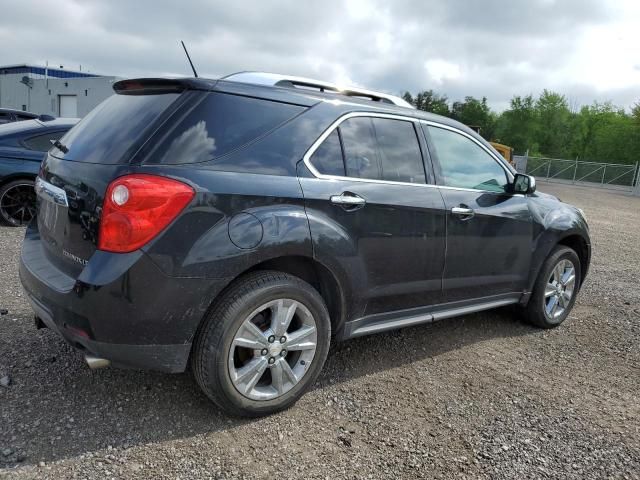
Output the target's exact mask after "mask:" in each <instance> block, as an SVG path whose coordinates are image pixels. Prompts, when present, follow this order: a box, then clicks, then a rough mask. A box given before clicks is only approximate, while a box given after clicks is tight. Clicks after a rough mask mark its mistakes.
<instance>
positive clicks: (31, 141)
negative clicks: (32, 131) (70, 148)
mask: <svg viewBox="0 0 640 480" xmlns="http://www.w3.org/2000/svg"><path fill="white" fill-rule="evenodd" d="M64 134H65V132H50V133H47V134H44V135H38V136H37V137H31V138H27V139H26V140H25V141H24V142H23V143H24V144H25V146H26V147H27V148H29V149H30V150H37V151H39V152H47V151H49V149H50V148H51V140H58V139H60V137H62V135H64Z"/></svg>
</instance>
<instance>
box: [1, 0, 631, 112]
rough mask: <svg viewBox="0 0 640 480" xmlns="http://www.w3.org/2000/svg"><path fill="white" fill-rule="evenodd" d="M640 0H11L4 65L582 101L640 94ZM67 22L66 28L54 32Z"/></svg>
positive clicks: (6, 10)
mask: <svg viewBox="0 0 640 480" xmlns="http://www.w3.org/2000/svg"><path fill="white" fill-rule="evenodd" d="M639 24H640V2H637V1H636V0H620V1H616V2H602V1H601V0H562V1H553V0H512V1H510V2H504V1H502V0H483V1H482V2H478V1H476V0H457V1H452V2H427V1H424V0H395V1H393V2H388V1H385V0H348V1H346V2H343V1H340V0H307V1H304V2H300V1H294V0H271V1H269V2H264V1H258V0H253V1H243V2H228V1H226V0H192V1H189V2H183V3H180V4H176V3H175V2H173V1H172V2H169V1H160V0H155V1H154V0H137V1H135V2H131V1H129V0H94V1H92V2H76V1H73V0H58V1H56V2H40V1H37V0H21V1H19V2H6V5H3V9H2V15H1V16H0V44H1V45H2V49H0V65H2V64H12V63H44V62H45V61H46V60H49V62H50V64H53V65H55V64H58V65H65V66H66V67H67V68H77V66H78V65H82V66H83V70H84V69H87V68H88V69H90V70H92V71H94V72H98V73H105V74H113V75H119V76H152V75H162V74H164V73H166V72H177V73H181V74H189V66H188V64H187V62H186V59H185V58H184V54H183V52H182V50H181V47H180V45H179V41H180V40H184V41H185V42H186V43H187V45H188V47H189V50H190V52H191V55H192V58H193V59H194V62H195V64H196V67H197V69H198V71H199V72H200V73H201V74H208V75H212V76H217V75H225V74H228V73H232V72H235V71H240V70H264V71H271V72H281V73H291V74H293V75H301V76H308V77H318V78H322V79H326V80H332V81H338V82H341V83H353V84H357V85H361V86H365V87H368V88H371V89H379V90H384V91H388V92H390V93H402V92H403V91H405V90H410V91H412V92H416V91H417V90H422V89H430V88H432V89H435V90H437V91H438V92H439V93H443V94H446V95H447V96H448V97H449V98H450V99H452V100H457V99H461V98H462V97H464V96H465V95H473V96H476V97H482V96H486V97H487V98H488V100H489V102H490V104H491V105H492V106H494V107H498V108H502V107H504V106H506V105H507V104H508V101H509V98H511V96H513V95H515V94H520V95H522V94H528V93H533V94H537V93H539V92H540V91H542V89H544V88H552V89H555V90H557V91H559V92H561V93H564V94H566V95H567V96H569V97H570V98H572V99H574V100H575V101H577V102H579V103H584V102H587V103H589V102H591V101H592V100H594V99H597V100H599V101H603V100H613V101H614V103H616V104H619V105H622V106H626V107H628V106H630V105H631V104H632V103H633V102H634V101H637V100H639V99H640V89H639V88H638V86H639V85H640V49H639V48H638V45H640V33H638V32H639V31H640V30H638V28H637V25H639ZM52 28H54V29H55V32H56V34H55V35H52V34H51V31H52V30H51V29H52Z"/></svg>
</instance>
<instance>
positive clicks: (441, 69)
mask: <svg viewBox="0 0 640 480" xmlns="http://www.w3.org/2000/svg"><path fill="white" fill-rule="evenodd" d="M424 68H425V69H426V70H427V73H428V74H429V76H430V77H431V79H432V80H433V81H434V82H436V83H437V84H438V85H442V82H443V81H444V80H457V79H459V78H460V77H461V76H462V73H461V71H460V66H459V65H456V64H455V63H452V62H447V61H446V60H442V59H441V58H435V59H433V60H427V61H426V62H424Z"/></svg>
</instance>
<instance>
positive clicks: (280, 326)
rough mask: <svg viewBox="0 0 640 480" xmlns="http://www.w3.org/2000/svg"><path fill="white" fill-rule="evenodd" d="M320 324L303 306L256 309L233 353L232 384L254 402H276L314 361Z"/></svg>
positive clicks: (283, 302)
mask: <svg viewBox="0 0 640 480" xmlns="http://www.w3.org/2000/svg"><path fill="white" fill-rule="evenodd" d="M316 347H317V325H316V320H315V319H314V317H313V315H312V314H311V312H310V311H309V309H308V308H307V307H306V306H305V305H303V304H302V303H300V302H298V301H296V300H292V299H287V298H282V299H278V300H273V301H270V302H267V303H265V304H263V305H261V306H260V307H258V308H257V309H255V310H254V311H253V312H251V314H249V316H247V318H246V319H245V320H244V321H243V322H242V324H241V325H240V328H238V331H237V332H236V334H235V336H234V338H233V341H232V343H231V348H230V350H229V358H228V366H229V374H230V376H231V381H232V383H233V385H234V387H235V388H236V390H238V392H240V393H241V394H242V395H244V396H245V397H247V398H250V399H252V400H273V399H275V398H278V397H280V396H282V395H284V394H285V393H287V392H288V391H290V390H291V389H292V388H294V387H295V386H296V385H297V384H298V383H299V382H300V380H302V378H303V377H304V375H305V374H306V373H307V371H308V369H309V365H310V364H311V362H312V361H313V358H314V356H315V353H316Z"/></svg>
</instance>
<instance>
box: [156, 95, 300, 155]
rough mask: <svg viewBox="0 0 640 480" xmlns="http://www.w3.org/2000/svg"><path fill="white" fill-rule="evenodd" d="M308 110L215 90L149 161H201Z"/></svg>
mask: <svg viewBox="0 0 640 480" xmlns="http://www.w3.org/2000/svg"><path fill="white" fill-rule="evenodd" d="M304 110H305V107H301V106H298V105H290V104H286V103H280V102H274V101H270V100H264V99H257V98H250V97H244V96H240V95H231V94H225V93H220V92H213V93H209V94H207V95H206V97H205V98H204V99H203V100H202V101H201V102H200V103H199V104H198V105H197V106H195V107H194V108H193V109H192V110H191V111H190V112H189V113H188V114H186V115H184V116H183V118H182V119H181V120H179V121H178V123H177V124H175V126H173V125H171V126H170V127H169V128H170V130H169V131H168V132H166V133H165V134H159V137H160V139H159V141H158V145H157V147H156V148H155V150H154V152H153V154H152V155H151V157H150V159H149V163H163V164H184V163H200V162H206V161H209V160H213V159H215V158H217V157H221V156H222V155H225V154H227V153H229V152H231V151H233V150H235V149H237V148H240V147H242V146H244V145H247V144H248V143H250V142H252V141H253V140H255V139H257V138H259V137H261V136H263V135H264V134H266V133H268V132H269V131H271V130H273V129H275V128H276V127H278V126H279V125H281V124H283V123H284V122H286V121H288V120H290V119H291V118H293V117H295V116H296V115H298V114H299V113H301V112H302V111H304Z"/></svg>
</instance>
